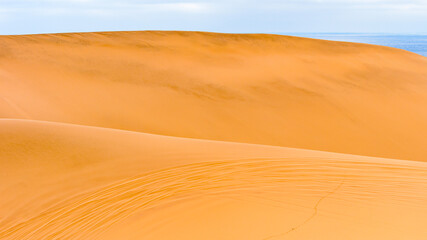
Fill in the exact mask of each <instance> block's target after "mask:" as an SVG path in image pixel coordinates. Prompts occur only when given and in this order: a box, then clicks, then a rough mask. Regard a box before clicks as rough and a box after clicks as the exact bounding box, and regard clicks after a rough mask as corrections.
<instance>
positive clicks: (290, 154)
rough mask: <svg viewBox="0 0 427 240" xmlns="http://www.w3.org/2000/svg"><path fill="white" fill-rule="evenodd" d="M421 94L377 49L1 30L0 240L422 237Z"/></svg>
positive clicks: (393, 59)
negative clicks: (14, 33) (19, 33)
mask: <svg viewBox="0 0 427 240" xmlns="http://www.w3.org/2000/svg"><path fill="white" fill-rule="evenodd" d="M426 107H427V59H426V58H425V57H422V56H419V55H416V54H413V53H409V52H405V51H403V50H397V49H392V48H386V47H379V46H372V45H362V44H352V43H340V42H329V41H320V40H312V39H304V38H294V37H285V36H275V35H240V34H214V33H195V32H117V33H81V34H80V33H74V34H52V35H32V36H0V196H1V197H0V239H2V240H3V239H8V240H9V239H11V240H12V239H13V240H21V239H28V240H33V239H34V240H38V239H76V240H81V239H90V240H92V239H102V240H104V239H106V240H116V239H129V240H137V239H138V240H140V239H147V240H148V239H149V240H169V239H170V240H177V239H212V240H214V239H215V240H217V239H229V240H235V239H245V240H246V239H248V240H252V239H253V240H283V239H298V240H301V239H328V240H330V239H336V240H341V239H354V240H360V239H366V240H371V239H372V240H378V239H387V240H389V239H392V240H393V239H395V240H401V239H411V240H425V239H427V231H426V229H425V226H426V224H427V222H426V219H427V204H426V203H427V190H426V189H427V150H426V146H425V143H426V141H425V136H427V110H426V109H427V108H426ZM295 147H297V148H295ZM318 150H322V151H318ZM335 152H340V153H335Z"/></svg>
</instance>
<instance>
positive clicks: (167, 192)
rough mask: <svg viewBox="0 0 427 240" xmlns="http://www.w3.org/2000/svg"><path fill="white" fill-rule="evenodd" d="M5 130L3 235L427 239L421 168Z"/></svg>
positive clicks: (240, 147) (311, 154) (8, 125)
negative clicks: (320, 236)
mask: <svg viewBox="0 0 427 240" xmlns="http://www.w3.org/2000/svg"><path fill="white" fill-rule="evenodd" d="M0 126H1V128H0V129H1V136H2V139H1V140H2V141H1V142H0V149H1V151H0V153H1V156H0V157H1V159H2V161H1V168H0V169H1V170H0V171H1V176H2V185H1V188H0V193H1V195H2V196H3V197H2V198H1V199H0V201H1V202H0V205H1V206H5V207H3V208H1V209H0V211H1V212H0V216H2V218H1V224H0V226H1V228H0V238H1V239H307V238H309V239H310V238H311V239H312V238H315V237H316V236H319V234H321V235H322V239H343V238H345V239H402V237H405V238H409V239H425V238H426V237H427V232H425V222H424V220H425V216H426V215H427V206H426V205H425V202H426V201H427V192H426V191H425V187H426V186H427V164H426V163H423V162H412V161H401V160H391V159H381V158H369V157H361V156H354V155H345V154H334V153H326V152H317V151H308V150H299V149H291V148H282V147H270V146H262V145H252V144H239V143H227V142H215V141H204V140H195V139H184V138H176V137H167V136H158V135H152V134H143V133H134V132H127V131H118V130H111V129H104V128H94V127H85V126H78V125H68V124H58V123H47V122H40V121H28V120H1V121H0ZM12 160H13V161H12ZM266 223H267V224H266Z"/></svg>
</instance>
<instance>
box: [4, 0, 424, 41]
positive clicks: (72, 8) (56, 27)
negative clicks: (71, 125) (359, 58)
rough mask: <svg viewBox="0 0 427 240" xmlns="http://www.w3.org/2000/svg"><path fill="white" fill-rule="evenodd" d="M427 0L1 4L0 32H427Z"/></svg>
mask: <svg viewBox="0 0 427 240" xmlns="http://www.w3.org/2000/svg"><path fill="white" fill-rule="evenodd" d="M425 26H427V0H263V1H259V0H188V1H182V0H120V1H116V0H0V34H15V33H16V34H18V33H38V32H67V31H104V30H144V29H160V30H163V29H177V30H203V31H221V32H296V31H297V32H319V31H321V32H325V31H326V32H427V29H426V28H425Z"/></svg>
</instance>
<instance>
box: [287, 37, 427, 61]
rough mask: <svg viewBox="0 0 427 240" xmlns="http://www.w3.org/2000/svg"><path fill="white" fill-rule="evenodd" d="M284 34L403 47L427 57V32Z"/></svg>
mask: <svg viewBox="0 0 427 240" xmlns="http://www.w3.org/2000/svg"><path fill="white" fill-rule="evenodd" d="M284 35H291V36H299V37H309V38H318V39H325V40H334V41H345V42H359V43H369V44H376V45H383V46H388V47H394V48H401V49H404V50H407V51H411V52H414V53H417V54H420V55H423V56H425V57H427V34H426V35H403V34H401V35H398V34H394V35H393V34H368V33H287V34H284Z"/></svg>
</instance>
